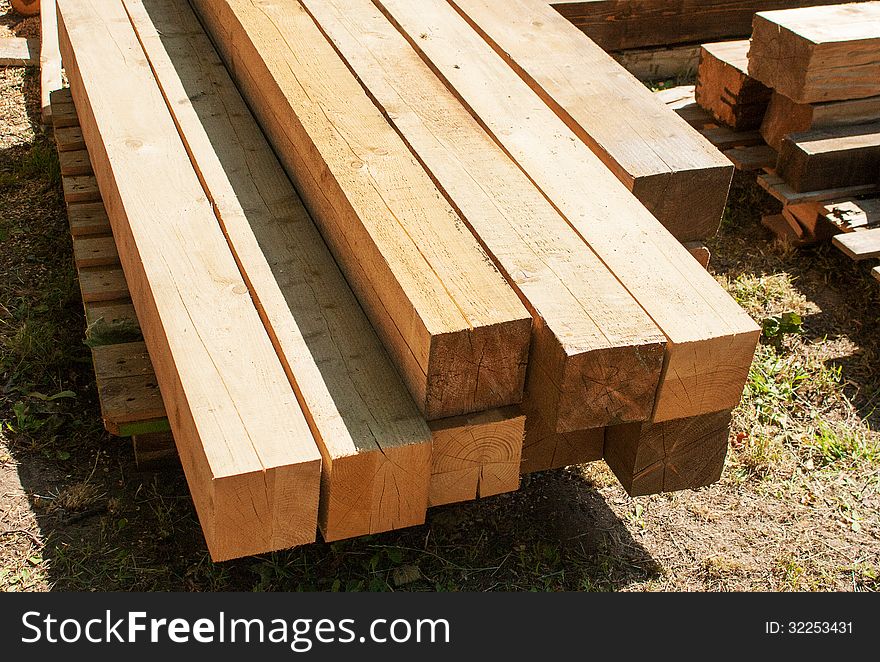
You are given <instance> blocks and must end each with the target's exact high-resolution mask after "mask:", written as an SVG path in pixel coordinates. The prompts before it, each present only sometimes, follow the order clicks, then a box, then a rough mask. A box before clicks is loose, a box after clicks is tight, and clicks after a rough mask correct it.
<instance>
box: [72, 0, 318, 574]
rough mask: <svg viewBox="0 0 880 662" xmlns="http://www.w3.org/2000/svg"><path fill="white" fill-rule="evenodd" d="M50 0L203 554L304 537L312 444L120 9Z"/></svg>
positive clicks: (311, 528)
mask: <svg viewBox="0 0 880 662" xmlns="http://www.w3.org/2000/svg"><path fill="white" fill-rule="evenodd" d="M58 8H59V23H60V25H59V33H60V35H61V49H62V53H63V54H64V62H65V68H66V71H67V74H68V77H69V79H70V83H71V89H72V92H73V97H74V99H75V101H76V107H77V110H78V111H79V115H80V122H81V125H82V129H83V134H84V135H85V137H86V142H87V143H88V147H89V154H90V156H91V158H92V161H93V165H94V166H95V172H96V176H97V178H98V181H99V185H100V188H101V192H102V194H103V198H104V203H105V205H106V207H107V211H108V215H109V217H110V222H111V224H112V226H113V234H114V236H115V237H116V242H117V247H118V248H119V255H120V259H121V260H122V265H123V268H124V269H125V275H126V276H127V278H128V281H129V283H130V285H131V294H132V300H133V302H134V305H135V308H136V310H137V313H138V318H139V320H140V322H141V328H142V331H143V335H144V339H145V342H146V345H147V347H148V349H149V353H150V357H151V358H152V361H153V365H154V367H155V369H156V375H157V378H158V379H157V382H158V385H159V387H160V390H161V393H162V396H163V399H164V400H166V401H168V402H173V403H175V406H174V407H172V408H171V409H170V410H169V411H168V414H169V417H170V422H171V427H172V429H173V430H174V433H175V439H176V441H177V444H178V450H179V451H180V455H181V460H182V463H183V466H184V470H185V472H186V475H187V481H188V483H189V486H190V491H191V493H192V495H193V501H194V502H195V505H196V511H197V513H198V515H199V519H200V522H201V523H202V529H203V531H204V533H205V538H206V540H207V542H208V549H209V551H210V552H211V556H212V558H214V559H215V560H222V559H229V558H234V557H238V556H244V555H249V554H255V553H262V552H266V551H269V550H275V549H283V548H286V547H291V546H294V545H299V544H303V543H307V542H311V541H313V540H314V539H315V531H316V529H317V515H318V492H319V489H320V474H321V466H320V465H321V456H320V453H319V452H318V449H317V447H316V445H315V442H314V439H313V437H312V434H311V431H310V430H309V427H308V425H307V423H306V421H305V418H304V416H303V414H302V410H301V409H300V407H299V405H298V404H297V401H296V398H295V396H294V394H293V390H292V389H291V388H290V384H289V382H288V381H287V377H286V375H285V373H284V369H283V368H282V366H281V363H280V361H279V360H278V357H277V356H276V354H275V350H274V348H273V347H272V343H271V342H270V340H269V337H268V335H267V334H266V331H265V329H264V328H263V325H262V322H261V320H260V317H259V315H258V314H257V311H256V309H255V308H254V305H253V302H252V301H251V298H250V295H249V293H248V288H247V285H246V284H245V283H244V281H243V280H242V277H241V274H240V273H239V270H238V266H237V265H236V263H235V260H234V259H233V257H232V254H231V253H230V251H229V247H228V245H227V243H226V239H225V238H224V236H223V233H222V232H221V230H220V227H219V225H218V223H217V219H216V217H215V216H214V213H213V210H212V208H211V203H210V202H209V201H208V199H207V198H206V197H205V195H204V192H203V191H202V188H201V185H200V184H199V180H198V178H197V177H196V175H195V172H194V171H193V169H192V165H191V164H190V161H189V158H188V157H187V154H186V151H185V149H184V147H183V145H182V143H181V142H180V138H179V136H178V134H177V130H176V128H175V125H174V122H173V121H172V119H171V116H170V114H169V113H168V110H167V108H166V106H165V101H164V99H163V98H162V95H161V93H160V91H159V89H158V86H157V85H156V82H155V79H154V78H153V75H152V72H151V71H150V68H149V65H148V63H147V62H146V58H145V57H144V53H143V51H142V50H141V47H140V45H139V44H138V42H137V39H136V37H135V34H134V30H133V29H132V27H131V24H130V23H129V22H128V18H127V16H126V14H125V10H124V9H123V7H122V4H121V3H104V2H98V0H58ZM144 200H148V201H149V204H144ZM242 338H247V342H246V343H242V341H241V339H242Z"/></svg>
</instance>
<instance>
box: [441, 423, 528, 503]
mask: <svg viewBox="0 0 880 662" xmlns="http://www.w3.org/2000/svg"><path fill="white" fill-rule="evenodd" d="M525 420H526V419H525V416H524V415H522V414H521V413H519V411H518V410H517V409H516V408H506V409H500V410H494V411H488V412H483V413H480V414H476V415H473V416H457V417H455V418H450V419H445V420H443V421H435V422H433V423H431V424H430V428H431V432H432V434H433V445H434V450H433V454H432V456H431V491H430V496H429V499H428V505H429V506H442V505H445V504H449V503H458V502H462V501H473V500H474V499H477V498H481V497H488V496H494V495H496V494H503V493H505V492H513V491H515V490H516V489H518V488H519V468H520V460H521V457H522V447H523V437H524V434H525Z"/></svg>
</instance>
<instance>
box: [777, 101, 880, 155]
mask: <svg viewBox="0 0 880 662" xmlns="http://www.w3.org/2000/svg"><path fill="white" fill-rule="evenodd" d="M876 120H880V96H876V97H867V98H865V99H853V100H850V101H829V102H827V103H813V104H809V103H795V102H794V101H792V100H791V99H789V98H788V97H786V96H784V95H782V94H779V93H778V92H773V96H772V97H771V98H770V105H769V106H768V107H767V113H766V114H765V115H764V122H763V123H762V124H761V135H762V136H763V137H764V140H766V141H767V144H768V145H770V147H772V148H773V149H775V150H776V151H777V152H778V151H779V150H780V149H781V148H782V139H783V138H785V137H786V136H787V135H789V134H791V133H803V132H804V131H811V130H813V129H827V128H830V127H834V126H847V125H850V124H867V123H869V122H873V121H876Z"/></svg>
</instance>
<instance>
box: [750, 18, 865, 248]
mask: <svg viewBox="0 0 880 662" xmlns="http://www.w3.org/2000/svg"><path fill="white" fill-rule="evenodd" d="M749 74H750V75H751V76H753V77H754V78H756V79H758V80H760V81H761V82H763V83H764V84H766V85H767V86H768V87H770V88H771V89H772V90H773V96H772V99H771V101H770V105H769V108H768V111H767V114H766V116H765V118H764V121H763V124H762V127H761V133H762V135H763V136H764V138H765V140H766V141H767V143H768V144H769V145H770V146H771V147H773V148H774V149H777V150H778V152H779V157H778V160H777V163H776V167H775V170H774V172H772V173H771V174H770V175H769V176H768V177H770V178H772V177H775V178H777V180H778V181H777V182H776V183H777V184H779V185H780V186H777V188H781V186H785V187H786V188H787V190H788V192H789V193H790V195H786V196H785V198H786V205H785V209H784V210H783V220H784V221H785V223H784V226H783V228H782V229H783V231H784V232H789V233H791V234H792V235H793V236H794V237H795V238H796V239H799V240H800V241H803V242H810V241H815V240H819V239H824V238H827V237H828V236H829V235H830V234H833V233H835V232H838V231H841V230H842V231H844V232H850V231H857V234H858V235H859V236H858V237H855V236H853V237H841V238H839V239H835V244H836V245H838V246H839V247H840V248H841V249H842V250H844V252H846V253H847V254H848V255H850V256H851V257H854V258H856V259H866V258H867V257H872V256H873V255H874V253H875V252H876V250H877V249H880V243H875V242H877V240H876V239H873V238H872V237H874V236H875V234H873V233H872V232H871V231H869V232H867V233H865V234H862V233H861V230H863V229H866V228H870V225H869V224H865V225H862V224H858V223H857V224H855V225H850V224H848V223H845V222H844V223H825V222H824V221H825V219H832V220H834V219H835V218H836V217H835V213H838V212H840V211H841V210H843V211H847V208H846V204H847V203H848V202H850V200H849V198H850V197H851V196H855V195H860V194H871V193H872V192H874V191H876V190H877V187H878V184H880V2H863V3H858V4H843V5H830V6H822V7H812V8H803V9H790V10H785V11H770V12H762V13H759V14H757V15H756V16H755V21H754V32H753V35H752V40H751V48H750V50H749ZM765 179H767V178H765ZM841 205H843V206H841ZM868 208H869V209H870V204H869V205H868ZM835 210H836V211H835ZM868 215H870V214H868ZM799 233H800V235H802V236H799Z"/></svg>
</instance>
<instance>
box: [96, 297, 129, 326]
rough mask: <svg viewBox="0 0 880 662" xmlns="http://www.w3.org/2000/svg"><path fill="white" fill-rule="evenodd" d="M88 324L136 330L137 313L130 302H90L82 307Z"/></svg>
mask: <svg viewBox="0 0 880 662" xmlns="http://www.w3.org/2000/svg"><path fill="white" fill-rule="evenodd" d="M83 307H84V308H85V312H86V322H87V323H88V324H95V323H101V322H103V323H105V324H110V325H116V324H124V325H126V326H127V327H128V328H133V329H137V328H138V321H137V313H136V312H135V310H134V306H133V305H132V303H131V300H130V299H128V300H123V301H109V302H102V301H96V302H90V303H86V304H85V305H84V306H83Z"/></svg>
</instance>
